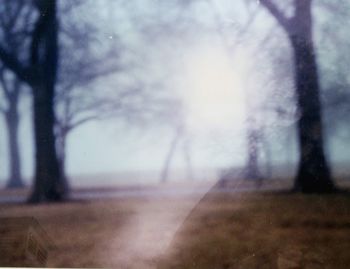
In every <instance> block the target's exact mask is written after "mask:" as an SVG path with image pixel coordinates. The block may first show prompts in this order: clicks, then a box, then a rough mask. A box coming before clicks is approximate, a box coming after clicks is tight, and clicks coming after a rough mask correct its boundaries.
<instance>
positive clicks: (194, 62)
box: [185, 47, 245, 129]
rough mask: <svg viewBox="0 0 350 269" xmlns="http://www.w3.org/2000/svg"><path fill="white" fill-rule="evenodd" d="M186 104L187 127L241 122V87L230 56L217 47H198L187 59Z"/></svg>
mask: <svg viewBox="0 0 350 269" xmlns="http://www.w3.org/2000/svg"><path fill="white" fill-rule="evenodd" d="M186 65H187V68H186V76H187V81H188V90H187V91H186V93H185V103H186V105H187V107H188V122H189V124H190V128H194V129H197V128H201V127H204V128H224V127H226V128H227V125H231V126H233V125H235V126H236V125H239V126H237V127H238V128H241V127H242V125H241V124H242V123H243V121H244V109H245V107H244V106H245V105H244V104H245V101H244V98H245V97H244V90H243V84H242V81H241V80H240V76H239V73H238V69H239V66H238V67H236V68H234V67H233V66H232V63H231V62H230V57H228V56H227V54H225V51H224V50H223V49H222V48H221V49H220V47H219V48H217V47H201V48H200V49H197V50H196V51H195V52H193V53H192V54H191V55H190V56H189V57H188V60H187V64H186Z"/></svg>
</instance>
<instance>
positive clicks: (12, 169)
mask: <svg viewBox="0 0 350 269" xmlns="http://www.w3.org/2000/svg"><path fill="white" fill-rule="evenodd" d="M31 13H32V12H31V10H29V9H28V5H27V4H25V3H21V2H20V1H6V2H4V3H3V6H2V7H1V9H0V16H1V19H0V29H1V36H2V39H3V44H4V46H6V48H8V51H9V53H10V54H12V55H20V54H21V50H22V49H23V46H24V44H25V43H26V40H27V35H25V34H24V33H23V30H24V31H28V30H29V26H28V25H30V19H31V15H32V14H31ZM19 15H21V16H19ZM19 25H22V26H23V29H21V30H19V29H18V26H19ZM0 85H1V90H0V92H1V96H2V97H3V100H4V102H3V104H2V105H1V106H0V112H1V113H2V114H3V115H4V119H5V125H6V130H7V139H8V144H7V145H8V156H9V178H8V181H7V185H6V187H7V188H19V187H23V186H24V183H23V179H22V175H21V159H20V151H19V145H18V127H19V121H20V115H19V111H18V105H19V101H20V96H21V94H22V91H23V90H24V89H23V88H24V85H23V83H22V82H21V81H20V80H19V79H18V78H17V77H16V76H13V74H11V72H10V71H9V70H8V69H6V67H5V66H4V65H1V67H0Z"/></svg>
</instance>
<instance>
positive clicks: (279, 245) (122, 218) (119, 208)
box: [0, 192, 350, 269]
mask: <svg viewBox="0 0 350 269" xmlns="http://www.w3.org/2000/svg"><path fill="white" fill-rule="evenodd" d="M199 198H200V197H199V196H198V195H186V196H172V197H154V198H125V199H124V198H123V199H121V198H118V199H107V200H93V201H77V202H69V203H61V204H49V205H39V206H28V205H9V204H2V205H0V217H1V216H34V217H35V218H37V220H38V221H39V223H40V224H41V225H42V226H43V228H44V229H45V230H46V231H47V233H48V234H49V236H50V237H51V239H52V241H53V242H54V245H55V247H54V248H52V249H51V250H50V253H49V260H48V264H47V265H48V266H50V267H113V268H161V269H165V268H188V269H191V268H201V269H206V268H211V269H212V268H214V269H228V268H349V267H350V197H349V196H346V195H326V196H318V195H309V196H302V195H291V194H277V193H276V194H268V193H265V194H264V193H211V192H209V193H208V194H206V195H205V197H204V198H203V199H202V200H201V201H200V202H199V203H198V204H197V202H198V200H199ZM17 266H20V262H19V264H18V265H17Z"/></svg>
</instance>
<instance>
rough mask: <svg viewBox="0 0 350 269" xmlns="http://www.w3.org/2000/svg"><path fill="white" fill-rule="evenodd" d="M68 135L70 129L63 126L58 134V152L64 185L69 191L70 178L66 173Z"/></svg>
mask: <svg viewBox="0 0 350 269" xmlns="http://www.w3.org/2000/svg"><path fill="white" fill-rule="evenodd" d="M67 135H68V131H67V130H66V129H65V128H62V130H60V131H59V132H58V133H57V134H56V152H57V158H58V165H59V170H60V175H61V178H62V181H63V186H64V188H65V189H66V190H67V191H68V190H69V189H70V186H69V180H68V177H67V173H66V143H67Z"/></svg>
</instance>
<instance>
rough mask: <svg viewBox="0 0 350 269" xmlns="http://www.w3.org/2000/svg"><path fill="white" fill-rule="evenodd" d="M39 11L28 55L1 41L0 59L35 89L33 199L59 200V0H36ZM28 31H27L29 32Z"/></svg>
mask: <svg viewBox="0 0 350 269" xmlns="http://www.w3.org/2000/svg"><path fill="white" fill-rule="evenodd" d="M31 8H33V9H34V10H36V11H37V14H36V18H35V21H34V24H33V29H32V31H31V32H30V33H29V34H30V42H29V44H28V46H27V48H26V52H27V57H26V59H25V60H24V59H22V58H20V57H19V56H18V55H13V54H11V53H10V52H9V51H8V48H6V46H4V44H3V42H2V44H1V45H0V59H1V61H2V62H3V64H4V65H5V66H6V67H7V68H8V69H10V70H11V71H12V72H13V73H14V74H15V75H16V76H17V77H18V78H19V79H20V80H21V81H24V82H26V83H27V84H28V85H29V86H30V87H31V89H32V95H33V102H34V104H33V110H34V111H33V112H34V113H33V115H34V143H35V176H34V178H35V182H34V186H33V190H32V193H31V195H30V197H29V201H30V202H35V203H38V202H45V201H60V200H63V199H65V198H66V193H67V190H66V188H65V187H64V185H63V182H62V178H61V175H60V169H59V164H58V159H57V155H56V148H55V135H54V123H55V114H54V103H53V102H54V97H55V84H56V78H57V70H58V56H59V55H58V21H57V17H56V10H57V3H56V0H36V1H33V2H31ZM26 34H28V33H26Z"/></svg>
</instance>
